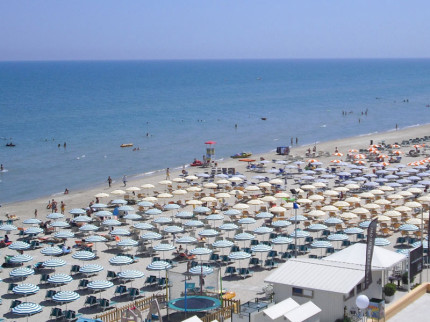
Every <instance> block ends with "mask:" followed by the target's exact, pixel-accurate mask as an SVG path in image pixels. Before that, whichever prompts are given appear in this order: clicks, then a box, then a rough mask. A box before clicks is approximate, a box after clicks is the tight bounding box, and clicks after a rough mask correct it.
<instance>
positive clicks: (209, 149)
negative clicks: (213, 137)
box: [203, 141, 216, 167]
mask: <svg viewBox="0 0 430 322" xmlns="http://www.w3.org/2000/svg"><path fill="white" fill-rule="evenodd" d="M205 144H206V155H205V156H204V157H203V165H204V166H206V167H207V166H210V165H211V163H212V162H213V161H214V160H215V144H216V142H215V141H206V142H205Z"/></svg>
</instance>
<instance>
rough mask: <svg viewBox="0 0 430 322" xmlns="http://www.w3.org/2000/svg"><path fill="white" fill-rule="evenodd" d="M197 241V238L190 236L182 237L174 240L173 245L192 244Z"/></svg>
mask: <svg viewBox="0 0 430 322" xmlns="http://www.w3.org/2000/svg"><path fill="white" fill-rule="evenodd" d="M196 241H197V238H195V237H192V236H182V237H180V238H177V239H176V240H175V243H177V244H192V243H195V242H196Z"/></svg>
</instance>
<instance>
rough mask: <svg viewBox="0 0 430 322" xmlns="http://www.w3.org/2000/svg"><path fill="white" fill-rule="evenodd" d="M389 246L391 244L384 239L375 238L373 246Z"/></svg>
mask: <svg viewBox="0 0 430 322" xmlns="http://www.w3.org/2000/svg"><path fill="white" fill-rule="evenodd" d="M390 244H391V242H390V241H389V240H388V239H386V238H381V237H377V238H375V246H388V245H390ZM412 247H413V245H412Z"/></svg>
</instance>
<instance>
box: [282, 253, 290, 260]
mask: <svg viewBox="0 0 430 322" xmlns="http://www.w3.org/2000/svg"><path fill="white" fill-rule="evenodd" d="M292 257H293V255H291V253H287V252H285V253H283V254H282V256H281V259H285V260H287V259H290V258H292Z"/></svg>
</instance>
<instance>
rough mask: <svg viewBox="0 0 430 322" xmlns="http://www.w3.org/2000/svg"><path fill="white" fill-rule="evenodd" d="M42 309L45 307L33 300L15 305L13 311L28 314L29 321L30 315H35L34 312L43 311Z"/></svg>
mask: <svg viewBox="0 0 430 322" xmlns="http://www.w3.org/2000/svg"><path fill="white" fill-rule="evenodd" d="M42 310H43V307H42V306H40V305H39V304H36V303H31V302H24V303H21V304H19V305H17V306H15V307H14V308H13V309H12V313H14V314H19V315H26V316H27V321H28V316H29V315H33V314H36V313H39V312H42Z"/></svg>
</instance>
